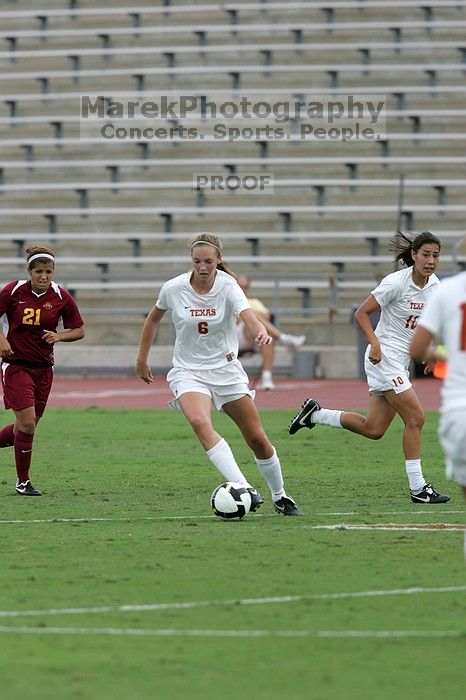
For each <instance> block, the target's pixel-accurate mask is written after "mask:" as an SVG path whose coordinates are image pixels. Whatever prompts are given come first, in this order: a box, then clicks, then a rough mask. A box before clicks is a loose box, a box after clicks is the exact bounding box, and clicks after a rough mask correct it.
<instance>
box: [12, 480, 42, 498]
mask: <svg viewBox="0 0 466 700" xmlns="http://www.w3.org/2000/svg"><path fill="white" fill-rule="evenodd" d="M15 488H16V493H17V494H19V495H20V496H42V493H41V492H40V491H39V490H38V489H36V488H34V486H33V485H32V484H31V482H30V481H29V479H28V480H27V481H23V482H21V481H17V482H16V487H15Z"/></svg>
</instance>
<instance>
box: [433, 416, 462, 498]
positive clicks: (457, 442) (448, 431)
mask: <svg viewBox="0 0 466 700" xmlns="http://www.w3.org/2000/svg"><path fill="white" fill-rule="evenodd" d="M438 432H439V438H440V442H441V444H442V447H443V451H444V452H445V461H446V474H447V477H448V478H449V479H454V480H455V481H457V482H458V484H461V486H466V407H458V408H455V409H449V410H447V411H445V412H443V413H442V415H441V417H440V424H439V431H438Z"/></svg>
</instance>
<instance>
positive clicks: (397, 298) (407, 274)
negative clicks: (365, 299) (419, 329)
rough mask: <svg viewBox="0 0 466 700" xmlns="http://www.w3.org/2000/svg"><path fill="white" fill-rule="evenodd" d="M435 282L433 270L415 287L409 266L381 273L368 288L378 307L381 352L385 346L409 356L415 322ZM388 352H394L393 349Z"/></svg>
mask: <svg viewBox="0 0 466 700" xmlns="http://www.w3.org/2000/svg"><path fill="white" fill-rule="evenodd" d="M438 284H439V279H438V277H437V276H436V275H435V274H432V275H431V276H430V277H429V279H428V280H427V284H426V285H425V287H422V288H421V287H418V286H417V285H416V284H414V282H413V268H412V267H408V268H406V269H403V270H398V271H397V272H392V273H391V274H389V275H387V276H386V277H384V279H383V280H382V281H381V282H380V284H379V285H378V286H377V287H376V288H375V289H374V290H373V291H372V292H371V294H372V296H373V297H375V299H376V300H377V302H378V304H379V305H380V307H381V312H380V320H379V322H378V324H377V327H376V329H375V334H376V336H377V337H378V339H379V341H380V344H381V346H382V353H383V352H384V348H385V349H386V350H387V349H388V350H389V351H390V350H392V351H395V356H396V354H398V353H404V354H405V355H407V356H409V345H410V343H411V339H412V337H413V335H414V331H415V330H416V326H417V322H418V320H419V318H420V316H421V315H422V312H423V310H424V308H425V306H426V305H427V302H428V301H429V299H430V297H431V295H432V292H433V291H434V290H435V288H436V287H437V286H438ZM389 354H390V355H392V356H393V352H392V353H390V352H389ZM400 359H401V358H400Z"/></svg>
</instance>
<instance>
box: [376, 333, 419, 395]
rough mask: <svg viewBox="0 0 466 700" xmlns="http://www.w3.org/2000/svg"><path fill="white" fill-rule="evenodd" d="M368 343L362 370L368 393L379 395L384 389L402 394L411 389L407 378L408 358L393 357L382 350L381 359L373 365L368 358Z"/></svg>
mask: <svg viewBox="0 0 466 700" xmlns="http://www.w3.org/2000/svg"><path fill="white" fill-rule="evenodd" d="M369 347H370V346H369V345H368V346H367V348H366V354H365V355H364V370H365V372H366V376H367V383H368V385H369V393H371V394H375V395H380V394H384V393H385V392H386V391H394V392H395V394H402V393H403V391H407V390H408V389H411V387H412V384H411V382H410V379H409V359H408V361H405V360H404V358H403V359H401V358H395V357H393V356H390V355H386V354H385V353H384V352H383V350H382V359H381V361H380V362H379V363H378V364H377V365H373V364H372V362H370V360H369Z"/></svg>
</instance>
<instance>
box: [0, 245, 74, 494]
mask: <svg viewBox="0 0 466 700" xmlns="http://www.w3.org/2000/svg"><path fill="white" fill-rule="evenodd" d="M26 261H27V273H28V275H29V279H28V280H16V281H14V282H10V283H9V284H7V285H6V286H5V287H3V289H2V290H1V291H0V316H3V331H4V334H3V333H0V357H1V359H2V365H1V370H2V383H3V401H4V404H5V408H11V409H12V410H13V412H14V414H15V416H16V420H15V423H14V424H13V423H12V424H10V425H7V426H6V427H4V428H3V429H2V430H0V447H12V446H14V451H15V462H16V473H17V481H16V493H18V494H20V495H21V496H41V495H42V494H41V492H40V491H39V490H38V489H36V488H34V486H33V485H32V484H31V481H30V479H29V468H30V465H31V457H32V443H33V439H34V432H35V429H36V426H37V423H38V421H39V419H40V418H41V416H42V415H43V413H44V411H45V407H46V405H47V400H48V396H49V394H50V390H51V388H52V381H53V364H54V356H53V346H54V345H55V343H71V342H73V341H75V340H80V339H81V338H84V322H83V319H82V318H81V315H80V313H79V309H78V307H77V305H76V302H75V301H74V299H73V297H72V296H71V294H70V293H69V292H68V291H67V290H66V289H64V288H63V287H60V286H59V285H58V284H56V283H55V282H52V277H53V274H54V271H55V256H54V254H53V252H52V251H51V250H50V249H49V248H44V247H41V246H31V247H30V248H28V249H27V250H26ZM60 320H61V321H62V323H63V328H64V329H65V330H63V331H57V326H58V323H59V321H60Z"/></svg>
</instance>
